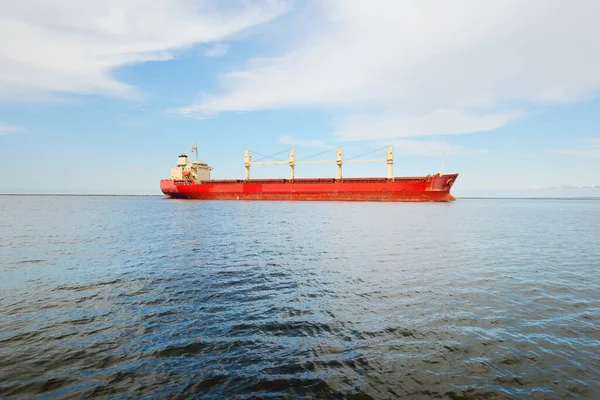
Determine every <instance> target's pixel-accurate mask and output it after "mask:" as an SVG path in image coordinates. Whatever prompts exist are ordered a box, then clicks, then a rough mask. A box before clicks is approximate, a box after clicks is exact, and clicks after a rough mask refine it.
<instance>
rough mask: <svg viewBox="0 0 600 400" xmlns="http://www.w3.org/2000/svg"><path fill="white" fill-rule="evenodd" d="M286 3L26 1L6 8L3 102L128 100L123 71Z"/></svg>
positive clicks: (211, 38)
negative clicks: (117, 73)
mask: <svg viewBox="0 0 600 400" xmlns="http://www.w3.org/2000/svg"><path fill="white" fill-rule="evenodd" d="M289 5H290V4H289V1H287V0H258V1H253V2H246V1H242V0H239V1H237V0H233V1H232V2H228V3H227V5H223V3H222V2H218V1H213V0H200V1H189V0H156V1H153V2H152V4H142V3H140V2H139V1H137V0H104V1H81V0H23V1H17V2H14V1H4V2H2V4H0V37H3V38H13V39H11V40H2V41H0V100H1V99H2V98H4V99H5V100H6V99H10V100H14V99H18V98H26V99H31V98H34V99H39V98H47V97H48V96H50V95H51V94H53V93H75V94H101V95H109V96H120V97H128V96H134V95H135V94H136V90H135V88H133V87H131V86H129V85H128V84H126V83H124V82H121V81H119V80H118V79H117V78H115V77H114V75H113V71H114V70H115V69H117V68H118V67H121V66H124V65H128V64H134V63H141V62H148V61H165V60H169V59H172V58H173V57H174V56H175V52H176V51H181V50H185V49H187V48H190V47H191V46H194V45H196V44H198V43H210V42H219V41H221V40H224V39H227V38H230V37H232V36H233V35H235V34H238V33H239V32H241V31H243V30H245V29H247V28H249V27H252V26H255V25H258V24H261V23H264V22H266V21H269V20H272V19H274V18H276V17H277V16H279V15H281V14H282V13H284V12H285V11H286V10H287V9H288V8H289Z"/></svg>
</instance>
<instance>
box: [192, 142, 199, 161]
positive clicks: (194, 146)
mask: <svg viewBox="0 0 600 400" xmlns="http://www.w3.org/2000/svg"><path fill="white" fill-rule="evenodd" d="M191 152H192V153H193V152H196V161H198V144H197V143H194V144H193V145H192V149H191Z"/></svg>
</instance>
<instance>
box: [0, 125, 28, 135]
mask: <svg viewBox="0 0 600 400" xmlns="http://www.w3.org/2000/svg"><path fill="white" fill-rule="evenodd" d="M19 132H23V129H21V128H19V127H18V126H14V125H3V124H0V135H8V134H11V133H19Z"/></svg>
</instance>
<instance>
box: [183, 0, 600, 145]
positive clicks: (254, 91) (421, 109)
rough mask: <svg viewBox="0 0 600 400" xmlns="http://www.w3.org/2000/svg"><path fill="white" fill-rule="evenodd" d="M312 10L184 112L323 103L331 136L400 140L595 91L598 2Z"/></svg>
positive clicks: (482, 126)
mask: <svg viewBox="0 0 600 400" xmlns="http://www.w3.org/2000/svg"><path fill="white" fill-rule="evenodd" d="M318 10H319V13H318V14H315V15H310V18H311V31H310V32H311V33H309V34H308V35H305V36H304V37H302V38H296V40H291V41H289V42H290V43H292V44H291V45H290V48H289V49H288V51H287V52H285V53H284V54H282V55H280V56H277V57H270V58H255V59H253V60H250V61H249V63H248V64H247V66H246V67H245V68H243V69H241V70H239V71H235V72H230V73H227V74H225V75H223V76H222V90H221V91H219V92H216V93H205V94H203V95H202V96H201V97H200V100H199V101H197V102H195V103H193V104H190V105H189V106H187V107H185V108H183V109H181V110H180V112H182V113H184V114H188V115H192V116H199V115H214V114H215V113H218V112H226V111H240V110H241V111H252V110H263V109H283V108H321V109H322V108H329V109H333V110H336V112H338V115H339V114H340V112H339V111H341V112H342V114H343V113H347V116H346V117H342V121H343V123H342V128H340V129H338V133H339V134H340V135H341V136H342V137H345V138H347V139H349V140H359V139H369V138H373V137H375V138H376V137H377V136H384V137H391V138H405V137H415V136H427V135H439V134H458V133H467V132H479V131H487V130H491V129H495V128H498V127H500V126H503V125H506V124H509V123H511V122H513V121H515V119H516V118H518V117H520V116H524V115H527V114H528V112H530V111H531V110H532V109H534V108H535V107H540V106H543V105H546V104H555V103H561V102H569V101H577V100H579V99H582V98H585V97H586V96H590V95H592V94H594V93H595V92H596V91H597V90H598V89H600V75H599V74H598V73H597V71H598V69H600V41H598V40H597V39H596V38H597V37H598V36H600V25H599V24H598V23H597V21H598V19H600V7H598V3H597V1H595V0H582V1H578V2H577V4H573V3H569V2H564V1H560V0H548V1H544V2H543V4H542V3H539V2H523V1H521V0H506V1H486V2H481V1H478V0H462V1H458V2H433V1H383V0H381V1H377V0H374V1H370V2H359V1H346V0H333V1H330V2H326V3H323V4H322V5H321V6H320V7H318ZM302 32H303V35H304V34H305V31H302ZM515 104H518V105H519V106H518V109H516V110H515V109H514V108H513V106H514V105H515ZM362 112H365V113H366V114H362Z"/></svg>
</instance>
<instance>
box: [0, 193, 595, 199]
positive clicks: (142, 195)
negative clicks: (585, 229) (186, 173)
mask: <svg viewBox="0 0 600 400" xmlns="http://www.w3.org/2000/svg"><path fill="white" fill-rule="evenodd" d="M0 196H13V197H16V196H34V197H166V196H165V195H164V194H76V193H72V194H65V193H0ZM455 197H456V200H596V201H598V200H600V197H483V196H465V197H458V196H455Z"/></svg>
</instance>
